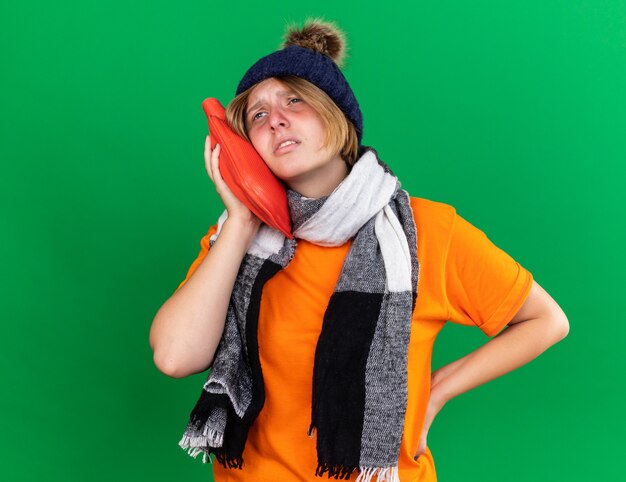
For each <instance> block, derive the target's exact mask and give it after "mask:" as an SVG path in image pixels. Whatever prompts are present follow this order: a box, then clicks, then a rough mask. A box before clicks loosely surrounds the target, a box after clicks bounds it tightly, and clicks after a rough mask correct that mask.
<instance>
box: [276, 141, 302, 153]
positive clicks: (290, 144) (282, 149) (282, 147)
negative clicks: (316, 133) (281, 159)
mask: <svg viewBox="0 0 626 482" xmlns="http://www.w3.org/2000/svg"><path fill="white" fill-rule="evenodd" d="M299 144H300V141H298V140H296V139H284V140H282V141H280V142H279V143H278V144H276V145H275V146H274V153H275V154H284V153H286V152H291V151H293V150H294V149H296V148H297V146H298V145H299Z"/></svg>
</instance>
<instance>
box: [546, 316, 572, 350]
mask: <svg viewBox="0 0 626 482" xmlns="http://www.w3.org/2000/svg"><path fill="white" fill-rule="evenodd" d="M550 320H551V323H550V324H551V330H550V331H551V333H552V337H553V340H554V343H558V342H559V341H561V340H562V339H564V338H565V337H566V336H567V335H568V334H569V321H568V319H567V316H565V313H563V311H561V310H559V313H554V315H553V316H552V317H551V318H550Z"/></svg>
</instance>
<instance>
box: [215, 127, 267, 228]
mask: <svg viewBox="0 0 626 482" xmlns="http://www.w3.org/2000/svg"><path fill="white" fill-rule="evenodd" d="M220 151H221V146H220V145H219V144H216V145H215V149H211V137H210V136H207V137H206V141H205V143H204V164H205V166H206V170H207V173H208V175H209V178H211V181H213V184H215V189H216V191H217V194H218V195H219V196H220V198H221V199H222V202H223V203H224V207H225V208H226V210H227V211H228V219H229V220H230V221H231V222H237V223H239V224H240V225H241V226H243V227H249V228H250V229H252V230H253V231H254V232H256V230H257V229H258V227H259V226H260V224H261V220H260V219H259V218H258V217H257V216H256V215H255V214H254V213H253V212H252V211H250V209H249V208H248V207H247V206H246V205H245V204H243V203H242V202H241V201H240V200H239V199H237V197H236V196H235V195H234V194H233V192H232V191H231V190H230V188H229V187H228V185H227V184H226V183H225V182H224V179H223V178H222V175H221V173H220V169H219V155H220Z"/></svg>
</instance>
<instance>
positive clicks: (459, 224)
mask: <svg viewBox="0 0 626 482" xmlns="http://www.w3.org/2000/svg"><path fill="white" fill-rule="evenodd" d="M411 207H412V209H413V215H414V218H415V222H416V227H417V239H418V242H417V244H418V252H417V256H418V260H419V264H420V272H419V282H418V295H417V302H416V306H415V311H414V313H413V319H412V328H411V339H410V343H409V355H408V401H407V410H406V416H405V424H404V433H403V435H402V442H401V446H400V457H399V461H398V467H399V473H400V480H401V481H402V482H409V481H411V482H415V481H421V482H434V481H436V480H437V477H436V474H435V466H434V463H433V458H432V454H431V453H430V450H428V449H426V452H425V453H424V454H423V455H422V456H421V457H420V458H419V459H418V461H415V460H413V454H414V453H415V452H416V450H417V447H418V445H419V437H420V434H421V429H422V425H423V423H424V418H425V415H426V408H427V405H428V397H429V393H430V377H431V355H432V347H433V343H434V342H435V338H436V336H437V334H438V333H439V331H440V330H441V328H442V327H443V325H444V323H445V322H446V321H447V320H449V321H452V322H454V323H460V324H463V325H470V326H478V327H479V328H480V329H481V330H482V331H483V332H484V333H485V334H486V335H488V336H493V335H495V334H497V333H498V332H499V331H500V330H501V329H502V328H503V327H504V326H505V325H506V324H507V323H508V322H509V321H510V320H511V318H512V317H513V316H514V315H515V313H516V312H517V310H518V309H519V308H520V307H521V306H522V304H523V302H524V300H525V299H526V296H527V295H528V292H529V290H530V286H531V284H532V275H531V274H530V273H529V272H528V271H527V270H525V269H524V268H522V267H521V266H520V265H519V264H518V263H516V262H515V261H514V260H513V259H512V258H511V257H510V256H509V255H508V254H506V253H505V252H504V251H502V250H501V249H499V248H497V247H496V246H495V245H494V244H493V243H491V241H489V239H488V238H487V237H486V236H485V234H484V233H483V232H482V231H480V230H479V229H477V228H475V227H474V226H472V225H471V224H470V223H468V222H467V221H465V220H464V219H463V218H461V217H460V216H459V215H457V214H456V211H455V209H454V208H453V207H451V206H448V205H446V204H442V203H438V202H434V201H429V200H426V199H420V198H411ZM215 231H216V226H213V227H212V228H211V229H210V230H209V232H208V233H207V235H206V236H204V237H203V238H202V241H201V248H202V249H201V251H200V254H199V256H198V258H197V259H196V260H195V261H194V263H193V264H192V265H191V267H190V269H189V272H188V274H187V277H186V279H185V281H187V279H189V277H190V276H191V274H192V273H193V271H194V270H195V268H196V267H197V266H198V264H200V262H201V261H202V260H203V259H204V257H205V256H206V253H207V251H208V249H209V238H210V237H211V235H213V234H214V233H215ZM350 244H351V243H350V242H348V243H346V244H344V245H343V246H339V247H331V248H329V247H321V246H317V245H315V244H312V243H310V242H307V241H304V240H298V245H297V248H296V252H295V255H294V257H293V259H292V260H291V262H290V263H289V265H288V266H287V267H286V268H285V269H284V270H282V271H280V272H278V273H277V274H276V275H275V276H274V277H273V278H271V279H270V280H269V281H268V282H267V283H266V285H265V287H264V288H263V294H262V297H261V307H260V312H259V326H258V343H259V356H260V361H261V367H262V370H263V380H264V382H265V395H266V399H265V405H264V406H263V409H262V410H261V413H260V414H259V416H258V418H257V419H256V420H255V422H254V424H253V425H252V427H251V429H250V432H249V434H248V439H247V441H246V446H245V450H244V452H243V459H244V468H243V470H237V469H225V468H223V467H222V466H221V465H220V464H218V463H215V464H214V466H213V467H214V477H215V480H216V481H218V482H226V481H228V482H235V481H237V482H239V481H255V482H276V481H278V480H280V481H301V480H310V481H316V480H320V478H319V477H315V468H316V466H317V453H316V439H315V435H314V436H313V438H309V437H308V435H307V429H308V428H309V424H310V422H311V393H312V387H311V381H312V379H313V360H314V355H315V346H316V343H317V340H318V337H319V334H320V330H321V327H322V320H323V318H324V312H325V310H326V307H327V305H328V301H329V300H330V297H331V295H332V293H333V290H334V288H335V284H336V282H337V279H338V277H339V274H340V271H341V267H342V264H343V261H344V257H345V255H346V254H347V252H348V249H349V247H350ZM185 281H183V283H181V285H180V286H182V284H184V282H185ZM352 478H356V477H355V476H354V475H353V476H352Z"/></svg>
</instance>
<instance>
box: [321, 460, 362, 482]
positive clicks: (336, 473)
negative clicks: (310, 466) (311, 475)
mask: <svg viewBox="0 0 626 482" xmlns="http://www.w3.org/2000/svg"><path fill="white" fill-rule="evenodd" d="M357 469H358V467H346V466H345V465H330V464H322V463H320V464H317V468H316V469H315V475H316V476H317V477H323V476H324V474H327V475H328V478H329V479H330V478H331V477H334V478H335V479H339V480H348V479H349V478H350V474H351V473H352V472H354V471H355V470H357Z"/></svg>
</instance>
